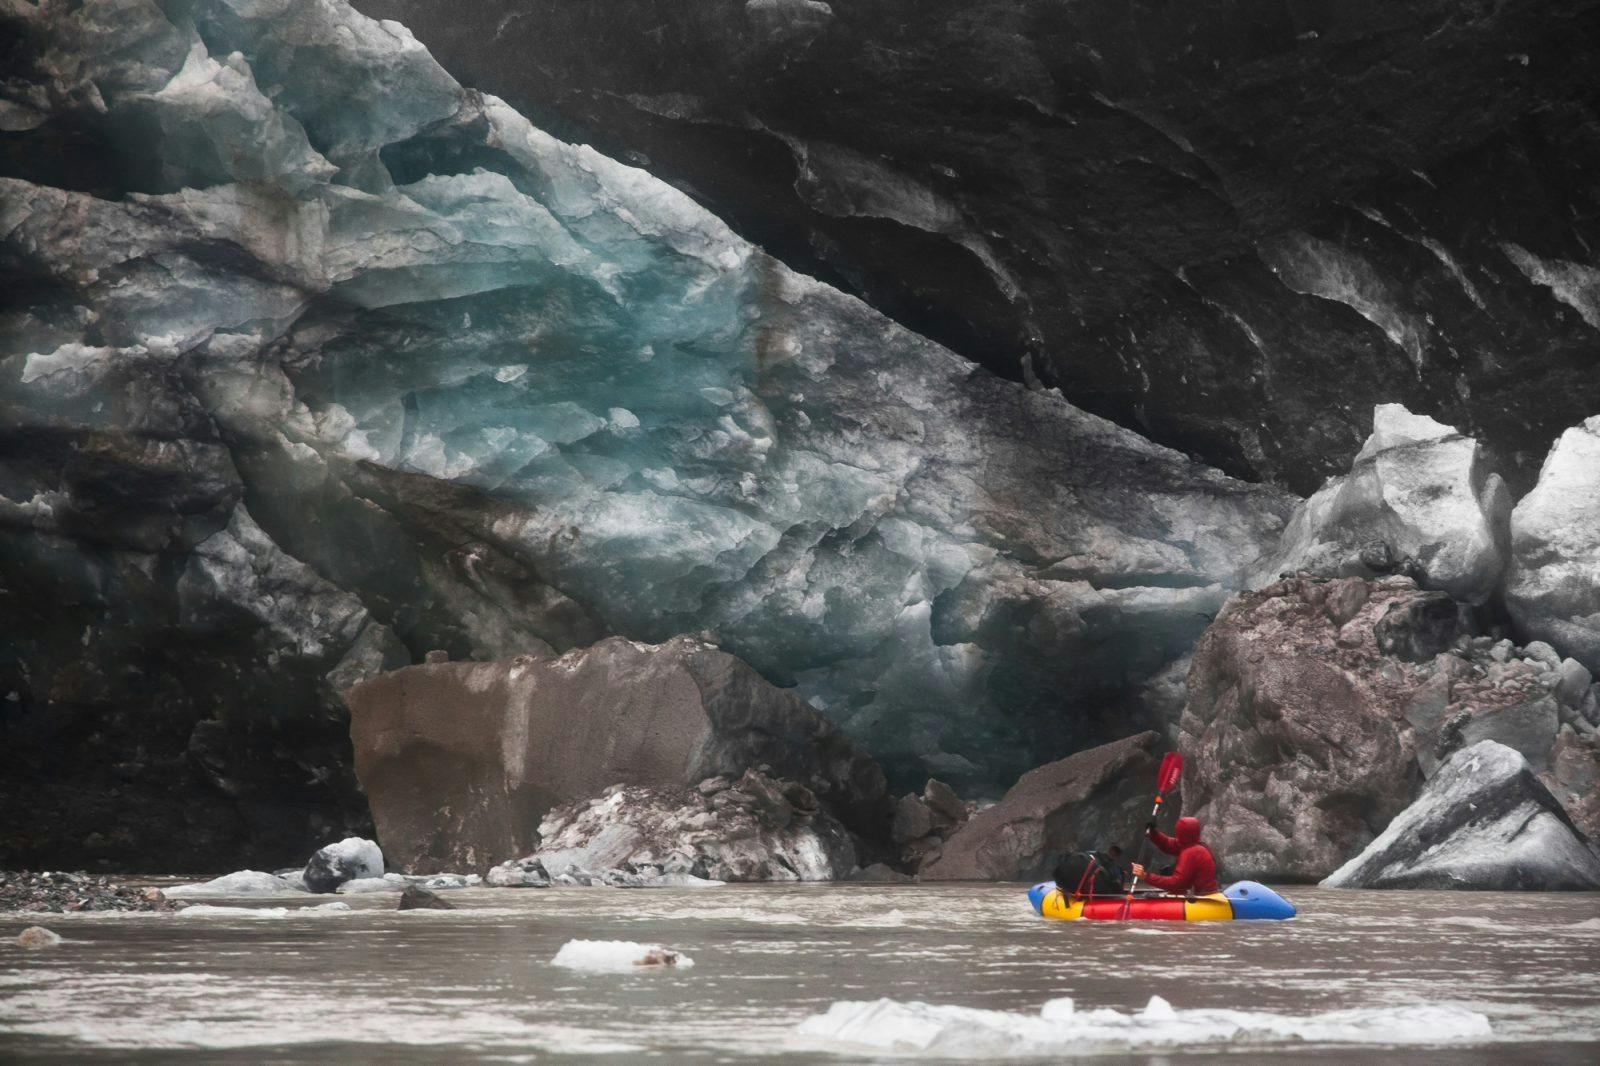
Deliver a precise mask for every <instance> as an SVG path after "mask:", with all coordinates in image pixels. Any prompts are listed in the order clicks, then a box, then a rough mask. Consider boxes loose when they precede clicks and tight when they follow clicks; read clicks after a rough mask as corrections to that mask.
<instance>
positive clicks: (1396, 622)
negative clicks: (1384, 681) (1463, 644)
mask: <svg viewBox="0 0 1600 1066" xmlns="http://www.w3.org/2000/svg"><path fill="white" fill-rule="evenodd" d="M1472 631H1473V624H1472V612H1471V611H1470V610H1469V609H1468V607H1467V606H1466V604H1463V603H1457V602H1456V601H1455V600H1453V599H1451V598H1450V596H1449V595H1448V594H1446V593H1443V592H1435V593H1431V594H1429V595H1424V596H1416V597H1411V598H1408V599H1406V600H1404V601H1402V602H1399V603H1395V604H1393V605H1392V606H1390V608H1389V609H1388V610H1387V611H1385V612H1384V614H1383V617H1382V618H1379V619H1378V621H1377V622H1376V623H1375V624H1374V625H1373V627H1372V635H1373V638H1374V639H1375V640H1376V641H1377V644H1378V650H1379V651H1381V652H1383V653H1384V654H1385V655H1395V656H1399V657H1400V658H1402V659H1405V660H1406V661H1408V662H1413V663H1422V662H1427V661H1428V660H1430V659H1432V658H1433V657H1434V656H1436V655H1439V654H1441V653H1443V652H1446V651H1449V650H1450V649H1451V648H1452V647H1454V646H1455V644H1456V642H1457V641H1458V640H1460V639H1461V637H1463V636H1471V635H1472Z"/></svg>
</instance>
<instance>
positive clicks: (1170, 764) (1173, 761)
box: [1122, 751, 1183, 918]
mask: <svg viewBox="0 0 1600 1066" xmlns="http://www.w3.org/2000/svg"><path fill="white" fill-rule="evenodd" d="M1182 776H1183V756H1182V755H1179V754H1178V753H1177V752H1175V751H1169V752H1167V753H1166V754H1165V755H1163V756H1162V757H1161V768H1160V769H1159V770H1157V771H1156V802H1155V806H1153V807H1151V808H1150V820H1151V821H1155V818H1156V815H1158V814H1160V813H1161V801H1162V799H1163V798H1164V797H1165V796H1166V794H1167V793H1168V792H1171V791H1172V789H1173V787H1174V786H1176V785H1177V783H1178V778H1180V777H1182ZM1149 843H1150V838H1149V837H1148V836H1142V837H1140V838H1139V865H1141V866H1143V865H1144V853H1145V846H1146V845H1148V844H1149ZM1138 888H1139V878H1138V877H1137V876H1135V877H1134V879H1133V880H1132V881H1131V882H1129V884H1128V898H1127V899H1125V900H1123V901H1122V917H1124V918H1126V917H1127V916H1128V912H1129V910H1130V909H1131V908H1132V907H1133V894H1134V892H1135V891H1137V890H1138Z"/></svg>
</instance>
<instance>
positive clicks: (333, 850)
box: [305, 837, 383, 892]
mask: <svg viewBox="0 0 1600 1066" xmlns="http://www.w3.org/2000/svg"><path fill="white" fill-rule="evenodd" d="M382 877H383V852H382V851H380V850H379V849H378V845H377V844H375V843H373V842H372V841H370V840H367V839H366V838H365V837H345V838H344V839H343V840H341V841H338V842H337V843H334V844H329V845H327V846H326V847H323V848H319V849H318V850H317V853H316V854H315V855H313V856H311V859H310V861H308V862H307V863H306V872H305V883H306V887H307V888H309V889H310V890H311V891H313V892H332V891H333V890H334V889H336V888H338V887H339V886H341V885H343V884H344V883H345V882H347V881H353V880H356V879H358V878H382ZM358 891H359V890H358Z"/></svg>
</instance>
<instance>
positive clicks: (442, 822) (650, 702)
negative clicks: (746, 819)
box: [348, 637, 890, 872]
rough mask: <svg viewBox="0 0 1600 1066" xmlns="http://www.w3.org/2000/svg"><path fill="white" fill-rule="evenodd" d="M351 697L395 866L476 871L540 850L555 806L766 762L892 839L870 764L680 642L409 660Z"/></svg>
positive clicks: (847, 817) (756, 678)
mask: <svg viewBox="0 0 1600 1066" xmlns="http://www.w3.org/2000/svg"><path fill="white" fill-rule="evenodd" d="M348 702H349V705H350V716H351V723H350V736H351V740H352V742H353V744H354V747H355V762H356V774H357V776H358V777H359V779H360V781H361V785H362V788H363V789H364V790H365V792H366V794H367V797H368V799H369V800H370V801H371V804H372V814H373V818H374V820H375V821H376V823H377V827H378V835H379V838H380V839H381V840H382V841H383V847H384V853H385V855H386V856H387V857H388V858H389V861H390V864H391V866H393V867H396V868H400V869H405V870H410V871H416V870H419V869H425V870H437V869H463V868H470V869H476V870H478V871H480V872H481V871H484V870H487V869H488V868H489V867H490V866H492V865H493V864H494V863H495V862H498V861H500V860H502V859H506V858H514V857H517V856H521V855H527V854H529V853H530V852H532V851H534V850H535V849H536V848H537V847H538V844H539V840H538V833H537V826H538V824H539V821H540V819H541V818H542V817H543V816H544V815H545V813H546V812H548V811H549V810H551V809H552V808H553V807H555V806H556V805H557V804H560V803H565V802H570V801H573V800H580V799H587V798H588V797H591V796H594V795H596V794H598V793H600V792H602V791H603V790H604V789H606V788H608V787H610V786H611V785H615V784H619V783H625V784H630V785H642V786H650V787H678V786H682V787H692V786H694V785H696V784H697V783H699V782H700V781H702V780H704V779H705V778H708V777H712V776H715V775H719V774H721V775H727V776H728V777H730V778H738V777H739V776H740V775H742V774H743V773H744V772H745V771H746V770H747V769H749V768H751V767H755V766H762V765H767V766H770V767H772V769H773V772H774V773H775V774H777V775H779V776H781V777H783V778H786V779H788V780H789V781H792V782H794V783H796V784H798V785H801V786H804V788H805V789H807V790H809V793H812V794H815V798H816V801H817V802H819V803H820V804H821V805H822V806H823V807H825V808H826V809H828V810H830V811H831V812H833V813H834V814H835V815H836V816H837V817H838V818H839V819H840V821H842V822H844V823H845V824H846V825H847V826H849V827H850V828H851V829H853V830H855V831H856V832H858V833H861V834H862V835H864V836H867V837H869V838H872V839H883V838H885V837H886V836H887V835H888V827H889V817H890V801H889V797H888V794H887V791H886V789H885V784H884V779H883V772H882V770H880V769H879V767H878V766H877V764H876V763H874V762H873V761H872V760H871V759H870V758H869V757H868V756H867V755H866V754H865V753H864V752H862V751H861V749H860V748H858V747H856V745H855V744H854V743H853V742H851V741H850V740H849V739H848V738H847V737H845V735H844V734H843V733H841V732H840V731H839V730H838V729H837V728H836V727H835V726H834V725H832V723H830V722H828V721H827V720H826V719H825V718H823V717H822V716H821V715H819V714H817V713H816V712H815V711H813V710H812V709H811V708H810V707H808V706H807V705H806V704H805V703H804V702H803V701H802V700H801V699H800V698H799V697H798V696H796V695H795V694H794V693H793V692H790V691H787V690H784V689H780V688H777V687H775V686H773V685H772V684H770V683H768V682H767V681H766V680H765V679H763V678H762V677H761V676H760V675H759V674H757V673H756V672H755V670H753V669H752V668H751V667H750V666H749V665H747V664H746V663H744V662H743V661H742V660H740V659H738V658H735V657H734V656H732V655H729V654H727V653H726V652H723V651H721V650H719V649H717V648H715V647H713V646H711V645H709V644H705V643H702V642H700V641H697V640H694V639H692V638H688V637H677V638H674V639H672V640H670V641H667V642H666V643H664V644H659V645H649V644H639V643H635V642H632V641H628V640H624V639H621V638H610V639H607V640H603V641H601V642H599V643H597V644H595V645H593V646H591V647H589V648H586V649H582V650H579V651H572V652H568V653H567V654H565V655H563V656H561V657H559V658H548V657H542V658H541V657H536V656H531V655H524V656H517V657H515V658H511V659H504V660H500V661H497V662H488V663H474V662H440V663H427V664H424V665H420V666H411V667H406V668H405V669H402V670H396V671H392V672H390V673H386V674H382V675H380V676H378V677H375V678H373V679H372V680H370V681H367V682H364V683H362V684H360V685H357V686H355V687H354V688H353V689H351V690H350V693H349V696H348Z"/></svg>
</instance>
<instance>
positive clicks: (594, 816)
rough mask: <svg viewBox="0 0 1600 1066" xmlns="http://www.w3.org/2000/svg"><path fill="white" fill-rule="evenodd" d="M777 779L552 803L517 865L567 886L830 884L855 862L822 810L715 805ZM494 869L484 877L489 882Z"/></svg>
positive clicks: (626, 789) (849, 844)
mask: <svg viewBox="0 0 1600 1066" xmlns="http://www.w3.org/2000/svg"><path fill="white" fill-rule="evenodd" d="M786 784H787V783H786V782H783V781H780V780H777V779H774V778H770V777H768V776H767V775H765V774H761V773H760V772H758V771H754V770H752V771H749V772H747V773H746V774H745V775H744V777H742V778H741V780H740V782H739V783H738V784H735V785H733V786H732V787H731V788H730V789H729V790H728V791H726V792H719V793H717V794H716V796H715V797H714V798H713V800H712V801H709V802H708V801H707V800H706V798H705V797H704V796H703V795H701V794H700V792H699V791H698V790H697V789H694V788H692V787H688V786H679V787H677V788H645V787H642V786H636V785H627V786H623V787H621V788H616V789H608V790H607V791H606V793H605V794H604V795H602V796H598V797H595V798H593V799H583V800H578V801H576V802H572V803H567V804H563V805H561V806H559V807H556V808H554V809H553V810H551V811H550V813H549V814H547V815H546V816H545V819H544V820H543V821H542V822H541V823H540V824H539V838H540V840H541V844H540V847H539V851H538V852H537V853H536V854H535V855H533V856H531V857H530V858H529V859H528V860H524V862H528V863H537V864H538V865H539V867H540V868H541V869H543V870H548V871H550V872H551V873H552V874H553V875H554V877H553V880H554V881H555V882H556V883H561V881H562V878H563V877H567V878H570V879H571V880H573V881H574V882H577V883H591V882H593V881H595V880H600V881H601V882H602V883H606V884H616V885H623V886H626V887H652V886H654V885H657V884H663V883H664V882H663V881H662V878H663V877H666V876H668V875H672V876H682V875H685V874H687V875H691V876H695V877H700V878H703V879H707V880H715V881H835V880H842V879H844V878H845V877H846V876H847V875H848V874H849V873H850V871H851V870H852V869H854V868H855V865H856V849H855V845H854V842H853V841H852V840H851V837H850V834H849V832H848V831H846V830H845V828H844V827H843V826H842V825H841V824H840V823H839V822H838V821H837V820H836V819H834V818H833V816H832V815H830V814H828V813H827V812H825V811H820V810H816V811H813V812H812V814H811V816H810V817H808V818H805V819H803V820H802V819H796V818H793V817H789V816H786V815H785V814H783V813H782V812H776V811H773V810H772V809H771V808H770V807H768V806H767V805H765V804H763V803H760V802H750V803H718V802H716V801H718V800H722V799H723V798H724V797H726V796H728V795H729V794H730V793H743V794H745V795H750V793H749V792H746V791H745V790H747V789H751V790H759V791H760V792H763V793H768V794H772V793H781V792H782V791H783V790H784V787H785V785H786ZM499 869H501V868H500V867H496V869H495V870H491V871H490V875H489V881H490V883H491V884H492V883H495V881H496V878H495V874H496V872H497V871H498V870H499Z"/></svg>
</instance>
